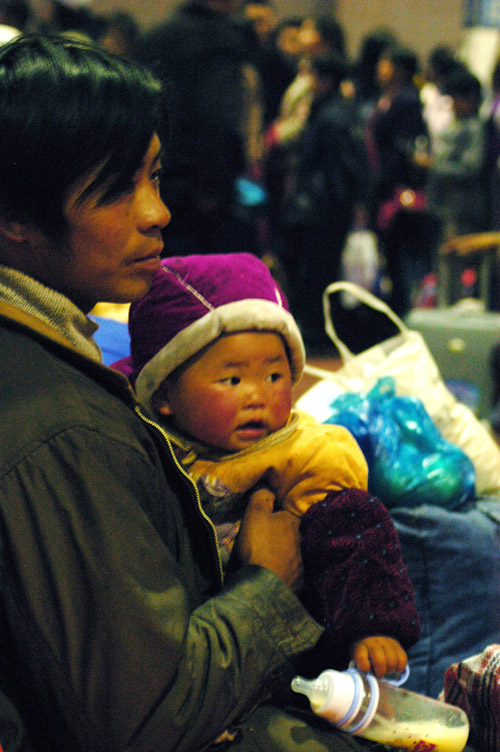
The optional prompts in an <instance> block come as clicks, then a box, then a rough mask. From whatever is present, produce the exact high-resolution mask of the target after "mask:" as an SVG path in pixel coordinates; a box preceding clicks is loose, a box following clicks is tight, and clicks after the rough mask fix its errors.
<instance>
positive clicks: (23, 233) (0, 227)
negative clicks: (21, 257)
mask: <svg viewBox="0 0 500 752" xmlns="http://www.w3.org/2000/svg"><path fill="white" fill-rule="evenodd" d="M32 234H33V230H32V229H31V228H30V227H29V226H28V225H27V224H25V223H24V222H21V221H20V220H18V219H7V218H6V217H5V216H2V215H1V214H0V235H2V236H3V237H4V238H5V239H6V240H10V241H11V242H12V243H25V242H26V241H27V240H29V239H30V238H31V236H32Z"/></svg>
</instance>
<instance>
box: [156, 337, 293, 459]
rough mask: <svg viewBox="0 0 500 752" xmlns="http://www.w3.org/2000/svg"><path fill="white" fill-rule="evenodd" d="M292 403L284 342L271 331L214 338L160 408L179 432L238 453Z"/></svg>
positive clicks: (282, 420) (271, 428)
mask: <svg viewBox="0 0 500 752" xmlns="http://www.w3.org/2000/svg"><path fill="white" fill-rule="evenodd" d="M291 406H292V376H291V370H290V363H289V361H288V357H287V353H286V349H285V345H284V343H283V340H282V338H281V337H280V336H279V334H275V333H273V332H238V333H237V334H228V335H225V336H223V337H221V338H220V339H218V340H217V341H216V342H215V343H214V344H213V345H211V346H210V347H208V348H207V349H206V350H205V351H204V352H203V353H202V355H201V356H200V357H199V358H198V359H197V360H196V361H195V362H194V363H192V364H190V365H189V366H188V367H187V368H186V369H185V370H184V371H183V372H182V373H181V375H180V377H179V379H178V380H177V381H176V383H175V384H172V385H171V386H170V387H169V389H168V399H167V400H166V401H165V402H164V405H163V406H162V407H160V408H159V409H160V412H162V413H163V414H164V415H170V416H171V417H172V419H173V422H174V424H175V426H176V427H177V428H178V429H179V430H180V431H181V432H182V433H184V434H188V435H189V436H191V437H193V438H195V439H197V440H198V441H201V442H203V443H204V444H209V445H210V446H213V447H216V448H218V449H222V450H224V451H226V452H228V453H231V452H239V451H241V450H242V449H246V448H248V447H250V446H252V445H253V444H255V443H256V442H257V441H260V440H261V439H263V438H265V437H266V436H269V435H270V434H272V433H274V432H275V431H277V430H278V429H280V428H282V427H283V426H284V425H285V424H286V422H287V420H288V417H289V415H290V410H291Z"/></svg>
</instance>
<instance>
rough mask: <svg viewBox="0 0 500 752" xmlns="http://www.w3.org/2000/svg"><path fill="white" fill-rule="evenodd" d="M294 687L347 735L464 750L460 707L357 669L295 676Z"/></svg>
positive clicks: (417, 750) (421, 749)
mask: <svg viewBox="0 0 500 752" xmlns="http://www.w3.org/2000/svg"><path fill="white" fill-rule="evenodd" d="M292 689H293V690H294V691H295V692H300V693H302V694H304V695H306V696H307V697H308V698H309V701H310V703H311V708H312V709H313V710H314V712H315V713H316V714H317V715H319V716H321V717H322V718H326V719H327V720H328V721H330V722H331V723H333V724H334V725H335V726H336V727H337V728H339V729H341V730H342V731H345V732H346V733H348V734H356V735H359V736H363V737H365V739H371V740H372V741H376V742H379V743H380V744H388V745H391V746H393V747H399V748H403V749H409V750H413V751H414V752H431V751H432V752H462V750H463V748H464V747H465V745H466V743H467V738H468V736H469V721H468V719H467V716H466V715H465V713H464V712H463V710H461V709H460V708H457V707H455V706H454V705H448V704H446V703H443V702H439V701H438V700H433V699H432V698H430V697H425V696H424V695H420V694H416V693H415V692H409V691H408V690H406V689H403V688H402V687H396V686H393V685H392V684H390V683H389V682H386V681H378V680H377V679H376V678H375V677H374V676H372V675H371V674H361V673H359V671H356V670H355V669H348V670H347V671H334V670H333V669H328V670H327V671H323V672H322V673H321V674H320V675H319V676H318V677H317V678H316V679H311V680H309V679H304V678H303V677H301V676H296V677H295V678H294V679H293V680H292Z"/></svg>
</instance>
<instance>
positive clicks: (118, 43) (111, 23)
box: [98, 11, 139, 60]
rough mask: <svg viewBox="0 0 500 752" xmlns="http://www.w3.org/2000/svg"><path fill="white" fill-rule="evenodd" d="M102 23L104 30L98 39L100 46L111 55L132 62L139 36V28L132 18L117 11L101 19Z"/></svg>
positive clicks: (128, 14)
mask: <svg viewBox="0 0 500 752" xmlns="http://www.w3.org/2000/svg"><path fill="white" fill-rule="evenodd" d="M103 21H104V28H103V30H102V32H101V34H100V35H99V38H98V43H99V44H100V46H101V47H102V48H103V49H104V50H106V51H107V52H109V53H111V54H113V55H121V56H122V57H126V58H130V59H131V60H133V59H134V58H135V56H136V44H137V38H138V36H139V27H138V25H137V23H136V21H135V19H134V17H133V16H132V15H130V13H126V12H124V11H117V12H116V13H111V14H110V15H109V16H107V17H105V18H103Z"/></svg>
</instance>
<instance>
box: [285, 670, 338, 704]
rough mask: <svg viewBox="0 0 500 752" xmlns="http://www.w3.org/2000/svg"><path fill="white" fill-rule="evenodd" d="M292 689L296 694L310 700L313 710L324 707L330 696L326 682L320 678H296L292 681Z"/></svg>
mask: <svg viewBox="0 0 500 752" xmlns="http://www.w3.org/2000/svg"><path fill="white" fill-rule="evenodd" d="M291 687H292V689H293V691H294V692H297V693H300V694H303V695H305V696H306V697H307V698H309V702H310V703H311V707H312V709H313V710H316V709H317V708H320V707H321V706H322V705H324V703H325V702H326V700H327V698H328V694H329V688H328V686H327V684H326V682H324V681H323V680H322V679H320V678H317V679H304V677H303V676H295V677H294V678H293V679H292V684H291Z"/></svg>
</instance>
